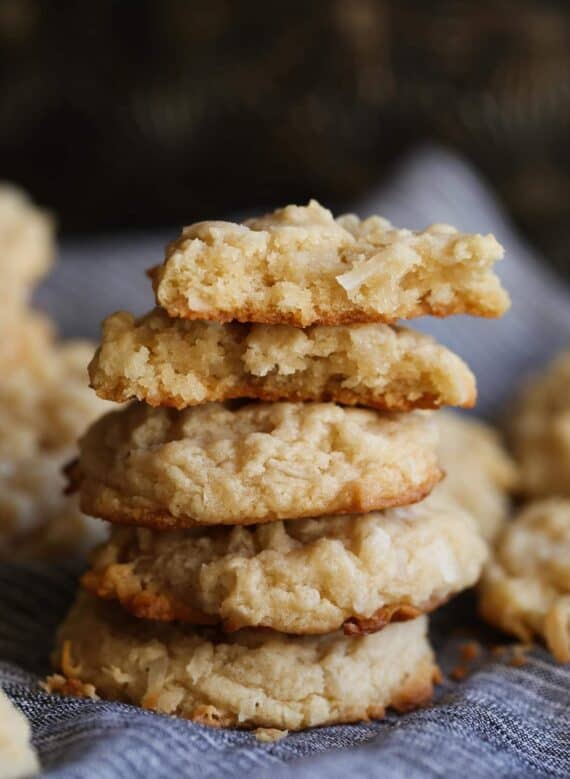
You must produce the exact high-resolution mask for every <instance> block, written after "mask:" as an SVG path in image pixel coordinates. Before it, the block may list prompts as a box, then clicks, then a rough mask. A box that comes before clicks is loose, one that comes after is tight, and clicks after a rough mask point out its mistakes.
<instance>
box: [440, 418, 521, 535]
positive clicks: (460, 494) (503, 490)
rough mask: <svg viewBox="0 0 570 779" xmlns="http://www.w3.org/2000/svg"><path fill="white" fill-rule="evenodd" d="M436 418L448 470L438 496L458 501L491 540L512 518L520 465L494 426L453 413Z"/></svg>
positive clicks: (444, 468)
mask: <svg viewBox="0 0 570 779" xmlns="http://www.w3.org/2000/svg"><path fill="white" fill-rule="evenodd" d="M434 418H435V420H436V424H437V427H438V430H439V438H440V444H439V456H440V462H441V465H442V467H443V470H444V471H445V478H444V479H442V481H441V483H440V484H439V485H438V487H437V489H436V490H435V493H434V495H435V494H441V493H443V494H447V495H449V496H450V497H451V498H453V499H454V500H456V501H457V502H458V503H459V505H460V506H462V507H463V508H464V509H465V511H468V512H469V513H470V514H471V515H472V516H473V517H474V518H475V519H476V520H477V522H478V524H479V529H480V531H481V532H482V534H483V536H484V537H485V539H487V540H488V541H491V540H492V539H493V538H495V536H496V535H497V533H498V532H499V531H500V530H501V528H502V527H503V525H504V523H505V521H506V520H507V518H508V516H509V512H510V506H511V500H510V494H511V493H512V492H513V491H514V490H515V489H516V488H517V486H518V472H517V468H516V465H515V463H514V461H513V460H512V458H511V457H510V455H509V454H508V452H507V451H506V449H505V447H504V446H503V444H502V441H501V438H500V436H499V433H498V432H497V431H496V430H495V429H494V428H492V427H491V426H490V425H488V424H485V423H484V422H482V421H481V420H478V419H474V418H473V417H468V416H463V415H460V414H454V413H453V412H450V411H445V412H442V413H439V414H436V415H435V417H434Z"/></svg>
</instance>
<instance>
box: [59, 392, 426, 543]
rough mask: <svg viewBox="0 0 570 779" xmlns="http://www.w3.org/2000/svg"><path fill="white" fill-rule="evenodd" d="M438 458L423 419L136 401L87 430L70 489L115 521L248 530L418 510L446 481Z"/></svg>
mask: <svg viewBox="0 0 570 779" xmlns="http://www.w3.org/2000/svg"><path fill="white" fill-rule="evenodd" d="M436 449H437V431H436V428H435V425H433V423H432V420H431V416H430V412H426V411H416V412H412V413H411V414H400V415H398V414H394V415H382V414H380V413H378V412H376V411H368V410H365V409H356V408H345V407H342V406H337V405H335V404H333V403H321V404H317V403H315V404H303V403H273V404H271V403H268V404H264V403H259V404H249V405H247V406H243V407H241V408H238V409H234V410H230V409H227V408H225V407H224V406H222V405H219V404H215V403H211V404H207V405H205V406H195V407H193V408H190V409H185V410H184V411H175V410H173V409H164V408H159V409H153V408H150V407H149V406H147V405H145V404H142V403H141V404H132V405H131V406H129V407H127V408H126V409H123V410H122V411H118V412H113V413H110V414H107V415H106V416H104V417H103V418H102V419H100V420H98V421H97V422H96V423H95V424H94V425H93V426H92V427H91V429H90V430H89V431H88V433H87V434H86V435H85V436H84V438H83V439H82V441H81V444H80V452H81V454H80V462H79V468H78V470H77V473H75V474H73V473H72V481H74V480H75V481H80V482H81V507H82V509H83V510H84V511H85V512H86V513H87V514H92V515H93V516H97V517H101V518H102V519H107V520H110V521H113V522H119V523H127V524H137V525H141V526H149V527H155V528H159V529H165V528H169V527H172V528H173V527H178V528H182V527H191V526H193V525H228V524H229V525H233V524H238V525H241V524H245V525H248V524H253V523H259V522H270V521H273V520H277V519H299V518H302V517H307V516H310V517H314V516H319V515H322V514H347V513H353V512H361V511H372V510H374V509H379V508H387V507H390V506H397V505H404V504H407V503H413V502H414V501H417V500H420V499H421V498H422V497H423V496H425V495H427V494H428V493H429V492H430V491H431V489H432V488H433V486H434V485H435V484H436V483H437V482H438V481H439V479H440V476H441V474H440V470H439V466H438V464H437V453H436Z"/></svg>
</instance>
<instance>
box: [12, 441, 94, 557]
mask: <svg viewBox="0 0 570 779" xmlns="http://www.w3.org/2000/svg"><path fill="white" fill-rule="evenodd" d="M71 457H73V450H72V449H65V450H61V451H58V452H42V453H38V454H36V455H35V456H33V457H24V458H19V459H14V460H8V459H7V458H3V457H2V458H0V469H1V471H0V558H7V557H9V558H11V559H14V558H46V559H63V558H65V557H66V556H67V555H69V554H70V553H73V552H76V553H81V552H85V551H86V550H87V549H89V548H92V547H93V546H94V545H95V544H97V543H100V542H101V541H102V540H103V539H104V538H105V536H106V535H107V530H106V528H105V526H104V524H103V522H100V521H99V520H97V519H92V518H91V517H86V516H85V515H84V514H82V513H81V512H80V510H79V502H78V499H77V496H73V495H65V494H64V490H65V479H64V478H63V474H62V468H63V466H64V465H65V464H66V463H67V462H68V461H69V459H70V458H71Z"/></svg>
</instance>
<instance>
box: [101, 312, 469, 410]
mask: <svg viewBox="0 0 570 779" xmlns="http://www.w3.org/2000/svg"><path fill="white" fill-rule="evenodd" d="M89 373H90V377H91V384H92V386H93V388H94V389H95V390H96V392H97V394H98V395H100V396H101V397H103V398H107V399H109V400H115V401H125V400H130V399H132V398H137V399H138V400H144V401H145V402H146V403H149V404H150V405H151V406H173V407H175V408H179V409H180V408H185V407H186V406H193V405H197V404H199V403H205V402H207V401H224V400H228V399H231V398H240V397H242V398H256V399H259V400H292V401H299V400H300V401H326V400H332V401H335V402H337V403H344V404H346V405H355V404H358V405H364V406H370V407H372V408H376V409H381V410H391V411H407V410H409V409H412V408H437V407H438V406H441V405H456V406H472V405H473V404H474V402H475V397H476V389H475V378H474V376H473V374H472V373H471V371H470V370H469V368H468V367H467V366H466V365H465V363H464V362H463V361H462V360H460V359H459V357H457V356H456V355H454V354H453V353H452V352H450V351H448V350H447V349H445V347H443V346H440V345H439V344H437V343H436V342H435V341H434V340H433V339H432V338H430V337H429V336H426V335H423V334H422V333H415V332H413V331H411V330H405V329H404V328H392V327H390V326H389V325H344V326H342V325H341V326H339V327H321V326H315V327H312V328H308V329H307V330H300V329H299V328H296V327H289V326H286V325H273V326H268V325H245V324H239V323H232V324H226V325H220V324H217V323H215V322H189V321H185V320H182V319H171V318H170V317H168V316H167V314H166V313H165V312H164V311H162V310H161V309H155V310H154V311H151V312H150V313H149V314H147V315H146V316H144V317H142V318H141V319H138V320H136V319H135V318H134V317H133V316H132V315H131V314H128V313H126V312H120V313H117V314H113V316H111V317H109V318H108V319H107V320H106V321H105V322H104V324H103V338H102V344H101V346H100V348H99V349H98V351H97V354H96V356H95V358H94V360H93V362H92V363H91V365H90V369H89Z"/></svg>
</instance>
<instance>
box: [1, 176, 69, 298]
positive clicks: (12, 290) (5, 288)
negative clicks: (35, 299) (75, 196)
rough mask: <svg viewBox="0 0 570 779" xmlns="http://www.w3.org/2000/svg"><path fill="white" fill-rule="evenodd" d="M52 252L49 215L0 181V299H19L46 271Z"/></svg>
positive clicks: (52, 243) (51, 231)
mask: <svg viewBox="0 0 570 779" xmlns="http://www.w3.org/2000/svg"><path fill="white" fill-rule="evenodd" d="M54 254H55V243H54V225H53V221H52V219H51V217H50V216H48V215H47V213H46V212H44V211H41V210H40V209H39V208H37V207H36V206H35V205H34V204H33V203H32V202H31V200H30V199H29V198H28V197H27V195H25V194H24V193H23V192H22V191H20V190H19V189H16V187H13V186H11V185H9V184H0V273H1V276H2V285H1V292H0V301H2V303H3V304H5V303H11V301H13V300H14V298H19V296H20V293H21V292H22V290H23V289H25V290H26V291H27V288H28V287H29V286H31V285H32V284H33V283H34V282H36V281H37V280H38V279H39V278H41V276H43V275H44V274H45V273H46V272H47V271H48V270H49V267H50V266H51V263H52V260H53V257H54Z"/></svg>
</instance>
